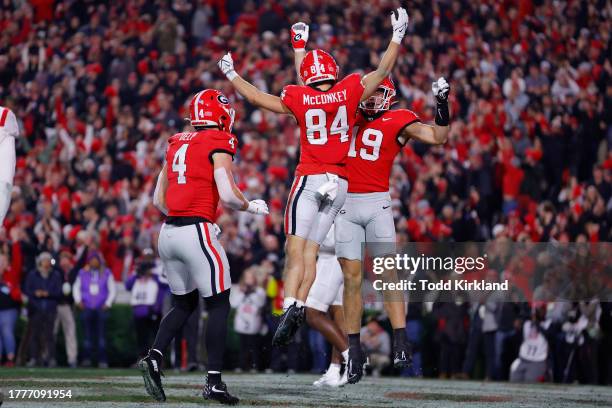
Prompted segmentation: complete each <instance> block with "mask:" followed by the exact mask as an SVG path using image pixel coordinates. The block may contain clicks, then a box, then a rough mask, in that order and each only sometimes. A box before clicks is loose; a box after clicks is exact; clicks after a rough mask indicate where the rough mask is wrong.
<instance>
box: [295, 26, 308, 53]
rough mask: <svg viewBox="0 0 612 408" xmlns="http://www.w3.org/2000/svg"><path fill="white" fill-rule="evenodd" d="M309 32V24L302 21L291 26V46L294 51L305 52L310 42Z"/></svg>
mask: <svg viewBox="0 0 612 408" xmlns="http://www.w3.org/2000/svg"><path fill="white" fill-rule="evenodd" d="M309 30H310V29H309V27H308V24H306V23H302V22H301V21H300V22H299V23H295V24H294V25H292V26H291V45H292V46H293V51H304V49H305V48H306V43H307V42H308V31H309Z"/></svg>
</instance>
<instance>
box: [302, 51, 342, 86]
mask: <svg viewBox="0 0 612 408" xmlns="http://www.w3.org/2000/svg"><path fill="white" fill-rule="evenodd" d="M300 78H302V82H304V85H310V84H314V83H316V82H321V81H336V80H337V79H338V64H336V60H335V59H334V57H332V56H331V55H329V54H328V53H326V52H325V51H323V50H312V51H308V53H307V54H306V55H305V56H304V59H303V60H302V63H301V64H300Z"/></svg>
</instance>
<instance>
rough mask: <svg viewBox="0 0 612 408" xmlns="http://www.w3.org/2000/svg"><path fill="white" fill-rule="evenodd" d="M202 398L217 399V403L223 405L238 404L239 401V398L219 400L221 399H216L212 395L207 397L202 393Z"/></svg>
mask: <svg viewBox="0 0 612 408" xmlns="http://www.w3.org/2000/svg"><path fill="white" fill-rule="evenodd" d="M204 399H205V400H207V401H217V402H218V403H219V404H223V405H238V404H239V403H240V400H237V401H227V400H221V399H217V398H214V397H208V396H206V395H204Z"/></svg>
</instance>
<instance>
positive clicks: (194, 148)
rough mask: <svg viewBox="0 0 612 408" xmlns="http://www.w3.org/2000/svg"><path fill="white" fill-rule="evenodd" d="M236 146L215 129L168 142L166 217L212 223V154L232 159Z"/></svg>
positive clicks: (214, 199) (216, 194) (214, 193)
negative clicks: (204, 219) (189, 218)
mask: <svg viewBox="0 0 612 408" xmlns="http://www.w3.org/2000/svg"><path fill="white" fill-rule="evenodd" d="M237 144H238V142H237V140H236V137H235V136H234V135H232V134H231V133H227V132H221V131H219V130H202V131H199V132H193V133H177V134H176V135H174V136H172V137H171V138H170V139H169V140H168V150H167V151H166V166H167V172H168V190H167V192H166V205H167V206H168V215H170V216H180V217H204V218H206V219H208V220H210V221H214V219H215V214H216V212H217V205H218V204H219V192H218V191H217V184H216V183H215V177H214V166H213V161H212V155H213V154H214V153H217V152H225V153H228V154H231V155H232V156H233V155H234V154H236V149H237Z"/></svg>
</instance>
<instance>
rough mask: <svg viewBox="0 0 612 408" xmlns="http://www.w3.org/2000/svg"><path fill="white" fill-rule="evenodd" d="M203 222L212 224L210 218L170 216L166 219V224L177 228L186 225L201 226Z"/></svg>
mask: <svg viewBox="0 0 612 408" xmlns="http://www.w3.org/2000/svg"><path fill="white" fill-rule="evenodd" d="M202 222H210V223H211V224H212V221H210V220H209V219H208V218H205V217H179V216H170V217H167V218H166V224H169V225H175V226H177V227H182V226H184V225H193V224H199V223H202Z"/></svg>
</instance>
